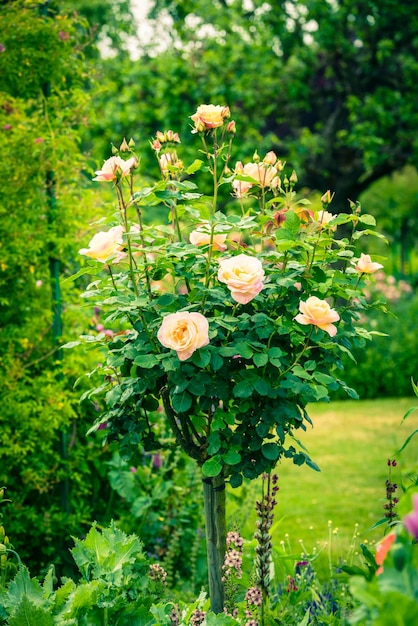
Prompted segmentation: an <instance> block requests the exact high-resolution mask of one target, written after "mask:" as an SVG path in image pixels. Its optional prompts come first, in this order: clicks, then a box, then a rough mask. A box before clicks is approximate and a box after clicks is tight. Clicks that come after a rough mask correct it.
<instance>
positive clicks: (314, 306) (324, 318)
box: [295, 296, 340, 337]
mask: <svg viewBox="0 0 418 626" xmlns="http://www.w3.org/2000/svg"><path fill="white" fill-rule="evenodd" d="M299 310H300V313H298V315H296V317H295V320H296V321H297V322H299V324H303V325H307V324H313V325H314V326H318V328H320V329H321V330H324V331H325V332H327V333H328V334H329V335H330V336H331V337H334V336H335V335H336V334H337V328H336V326H334V324H333V323H332V322H338V320H339V319H340V316H339V315H338V313H337V311H335V310H334V309H331V307H330V305H329V304H328V302H327V301H326V300H320V299H319V298H317V297H316V296H310V298H308V299H307V300H306V302H303V301H301V302H300V304H299Z"/></svg>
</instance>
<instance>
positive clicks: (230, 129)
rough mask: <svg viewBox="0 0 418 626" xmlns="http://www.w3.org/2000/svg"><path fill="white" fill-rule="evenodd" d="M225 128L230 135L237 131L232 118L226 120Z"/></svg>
mask: <svg viewBox="0 0 418 626" xmlns="http://www.w3.org/2000/svg"><path fill="white" fill-rule="evenodd" d="M226 130H227V132H228V133H230V134H231V135H235V133H236V132H237V128H236V124H235V121H234V120H231V121H230V122H228V126H227V127H226Z"/></svg>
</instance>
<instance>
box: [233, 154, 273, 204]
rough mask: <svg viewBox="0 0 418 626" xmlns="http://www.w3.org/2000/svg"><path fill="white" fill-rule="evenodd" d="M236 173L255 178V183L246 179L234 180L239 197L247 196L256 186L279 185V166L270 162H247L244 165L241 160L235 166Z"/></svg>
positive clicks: (271, 186) (235, 190)
mask: <svg viewBox="0 0 418 626" xmlns="http://www.w3.org/2000/svg"><path fill="white" fill-rule="evenodd" d="M267 156H268V155H267ZM235 173H236V174H242V175H244V176H249V177H251V178H253V179H254V182H253V183H252V182H250V181H244V180H234V181H233V182H232V187H233V189H234V193H235V195H236V197H237V198H242V197H243V196H245V194H247V193H248V192H249V191H250V189H251V188H252V187H254V186H258V187H270V188H275V187H278V185H279V177H278V176H277V174H278V171H277V168H276V167H274V166H273V165H269V163H268V162H262V163H246V164H245V165H244V166H243V165H242V163H241V162H238V163H237V164H236V166H235Z"/></svg>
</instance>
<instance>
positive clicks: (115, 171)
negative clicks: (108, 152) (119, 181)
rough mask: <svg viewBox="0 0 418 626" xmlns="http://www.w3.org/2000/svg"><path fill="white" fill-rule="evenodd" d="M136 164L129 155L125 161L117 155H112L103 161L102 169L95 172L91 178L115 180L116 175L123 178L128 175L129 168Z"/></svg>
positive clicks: (107, 180) (105, 180) (133, 158)
mask: <svg viewBox="0 0 418 626" xmlns="http://www.w3.org/2000/svg"><path fill="white" fill-rule="evenodd" d="M136 165H137V160H136V159H135V157H131V158H130V159H128V160H127V161H125V160H124V159H122V158H121V157H119V156H112V157H110V159H107V161H105V162H104V163H103V166H102V169H101V170H97V171H96V172H95V174H96V176H95V178H93V180H99V181H104V182H110V181H112V180H116V178H118V176H120V177H121V178H124V177H125V176H128V174H129V173H130V171H131V169H132V168H133V167H135V166H136Z"/></svg>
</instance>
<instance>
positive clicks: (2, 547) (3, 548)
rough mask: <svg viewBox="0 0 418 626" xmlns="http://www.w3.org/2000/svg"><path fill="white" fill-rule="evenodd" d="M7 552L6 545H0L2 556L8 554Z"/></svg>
mask: <svg viewBox="0 0 418 626" xmlns="http://www.w3.org/2000/svg"><path fill="white" fill-rule="evenodd" d="M6 552H7V548H6V546H5V545H4V543H0V555H2V554H6Z"/></svg>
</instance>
